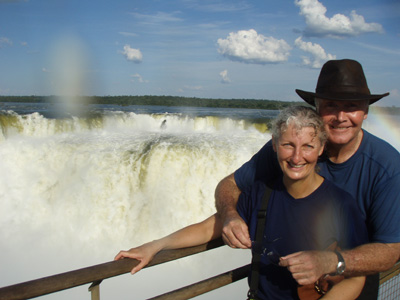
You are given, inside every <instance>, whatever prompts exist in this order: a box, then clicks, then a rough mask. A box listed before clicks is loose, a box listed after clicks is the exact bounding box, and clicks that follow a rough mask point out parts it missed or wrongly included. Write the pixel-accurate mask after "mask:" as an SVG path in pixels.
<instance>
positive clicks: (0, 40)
mask: <svg viewBox="0 0 400 300" xmlns="http://www.w3.org/2000/svg"><path fill="white" fill-rule="evenodd" d="M12 44H13V42H12V41H11V40H10V39H9V38H6V37H0V48H3V47H4V46H12Z"/></svg>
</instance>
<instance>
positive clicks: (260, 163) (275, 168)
mask: <svg viewBox="0 0 400 300" xmlns="http://www.w3.org/2000/svg"><path fill="white" fill-rule="evenodd" d="M281 174H282V171H281V169H280V167H279V164H278V161H277V159H276V153H275V152H274V150H273V147H272V141H271V140H270V141H269V142H268V143H266V144H265V145H264V146H263V147H262V148H261V149H260V151H258V152H257V153H256V154H254V155H253V157H252V158H251V159H250V160H249V161H248V162H246V163H245V164H243V165H242V166H241V167H240V168H239V169H237V170H236V171H235V173H234V176H235V181H236V185H237V186H238V187H239V189H240V190H241V191H245V190H247V189H249V188H250V187H251V186H252V185H253V184H254V183H255V182H256V181H258V180H263V181H264V182H271V181H273V180H274V179H275V178H277V177H278V176H279V175H281Z"/></svg>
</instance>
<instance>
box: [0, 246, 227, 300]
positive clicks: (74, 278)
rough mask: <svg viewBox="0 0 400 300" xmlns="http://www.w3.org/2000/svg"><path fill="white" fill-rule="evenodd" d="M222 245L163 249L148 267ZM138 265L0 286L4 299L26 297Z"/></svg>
mask: <svg viewBox="0 0 400 300" xmlns="http://www.w3.org/2000/svg"><path fill="white" fill-rule="evenodd" d="M222 245H224V243H223V241H222V239H216V240H213V241H211V242H209V243H206V244H203V245H200V246H196V247H189V248H183V249H177V250H165V251H161V252H160V253H158V254H157V255H156V256H155V257H154V259H153V260H152V261H151V263H150V264H149V265H148V266H147V267H151V266H154V265H158V264H161V263H165V262H168V261H172V260H175V259H178V258H182V257H186V256H189V255H193V254H196V253H200V252H203V251H207V250H210V249H214V248H217V247H220V246H222ZM138 264H139V261H137V260H136V259H122V260H118V261H111V262H107V263H103V264H99V265H95V266H91V267H87V268H83V269H79V270H75V271H70V272H66V273H61V274H57V275H53V276H49V277H44V278H41V279H36V280H32V281H27V282H23V283H19V284H15V285H10V286H7V287H3V288H0V300H22V299H28V298H35V297H38V296H43V295H47V294H50V293H54V292H58V291H62V290H65V289H69V288H73V287H76V286H80V285H84V284H88V283H92V282H98V281H101V280H103V279H106V278H110V277H114V276H118V275H121V274H125V273H128V272H130V270H132V268H133V267H135V266H136V265H138Z"/></svg>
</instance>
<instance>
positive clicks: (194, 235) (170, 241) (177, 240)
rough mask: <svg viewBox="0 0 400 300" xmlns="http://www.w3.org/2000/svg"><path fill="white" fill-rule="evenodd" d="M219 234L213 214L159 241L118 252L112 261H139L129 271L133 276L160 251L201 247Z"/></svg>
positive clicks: (218, 220) (218, 225) (216, 218)
mask: <svg viewBox="0 0 400 300" xmlns="http://www.w3.org/2000/svg"><path fill="white" fill-rule="evenodd" d="M221 232H222V222H221V220H220V218H219V217H218V216H217V214H214V215H212V216H211V217H209V218H207V219H205V220H204V221H202V222H200V223H197V224H193V225H189V226H187V227H185V228H183V229H180V230H178V231H176V232H174V233H172V234H170V235H168V236H166V237H163V238H161V239H159V240H155V241H152V242H150V243H146V244H143V245H142V246H139V247H136V248H132V249H130V250H128V251H120V252H119V253H118V254H117V256H116V257H115V258H114V260H119V259H122V258H124V257H128V258H134V259H137V260H139V261H140V263H139V264H138V265H137V266H136V267H134V268H133V269H132V271H131V273H132V274H134V273H136V272H138V271H140V270H141V269H142V268H143V267H144V266H146V265H147V264H148V263H149V262H150V261H151V260H152V259H153V257H154V256H155V255H156V254H157V253H158V252H160V251H161V250H167V249H179V248H186V247H191V246H197V245H201V244H204V243H206V242H209V241H211V240H213V239H215V238H217V237H220V236H221Z"/></svg>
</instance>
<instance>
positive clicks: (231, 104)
mask: <svg viewBox="0 0 400 300" xmlns="http://www.w3.org/2000/svg"><path fill="white" fill-rule="evenodd" d="M82 98H84V99H83V101H82V102H84V103H90V104H114V105H122V106H128V105H155V106H189V107H211V108H252V109H270V110H277V109H282V108H285V107H287V106H290V105H293V104H299V103H300V102H287V101H278V100H256V99H212V98H196V97H177V96H151V95H148V96H86V97H82ZM57 99H58V97H56V96H0V102H22V103H56V102H57V101H58V100H57Z"/></svg>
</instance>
